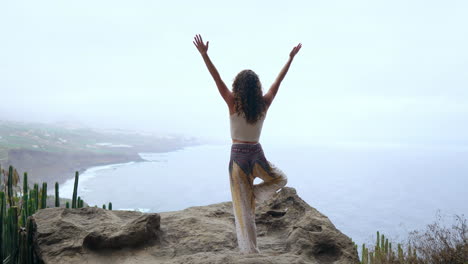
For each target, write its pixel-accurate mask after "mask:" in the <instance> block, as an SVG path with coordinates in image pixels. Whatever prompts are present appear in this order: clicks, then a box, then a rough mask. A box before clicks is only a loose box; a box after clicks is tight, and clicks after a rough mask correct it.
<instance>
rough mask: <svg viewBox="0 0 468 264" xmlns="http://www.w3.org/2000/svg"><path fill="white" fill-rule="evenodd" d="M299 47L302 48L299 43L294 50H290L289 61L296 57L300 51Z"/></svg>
mask: <svg viewBox="0 0 468 264" xmlns="http://www.w3.org/2000/svg"><path fill="white" fill-rule="evenodd" d="M301 47H302V44H301V43H299V44H298V45H297V46H296V47H294V48H293V49H292V51H291V53H289V57H290V58H291V59H293V58H294V56H296V54H297V53H298V52H299V50H300V49H301Z"/></svg>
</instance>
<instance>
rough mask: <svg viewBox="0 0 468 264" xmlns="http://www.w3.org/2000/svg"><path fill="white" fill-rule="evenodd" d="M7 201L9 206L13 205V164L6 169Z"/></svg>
mask: <svg viewBox="0 0 468 264" xmlns="http://www.w3.org/2000/svg"><path fill="white" fill-rule="evenodd" d="M8 203H9V204H10V207H12V206H14V204H13V166H10V168H9V169H8Z"/></svg>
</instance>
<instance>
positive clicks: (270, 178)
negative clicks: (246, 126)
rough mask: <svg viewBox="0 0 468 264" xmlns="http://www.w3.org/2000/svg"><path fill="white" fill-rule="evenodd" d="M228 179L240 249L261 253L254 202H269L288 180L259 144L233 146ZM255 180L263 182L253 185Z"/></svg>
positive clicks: (244, 251) (246, 251)
mask: <svg viewBox="0 0 468 264" xmlns="http://www.w3.org/2000/svg"><path fill="white" fill-rule="evenodd" d="M229 176H230V177H229V179H230V184H231V194H232V206H233V211H234V218H235V225H236V233H237V243H238V245H239V250H240V252H242V253H258V252H259V250H258V247H257V230H256V225H255V201H257V202H259V203H262V202H264V201H266V200H268V199H269V198H270V197H271V196H272V195H274V194H275V193H276V191H277V190H279V189H281V188H282V187H283V186H285V185H286V183H287V177H286V175H285V174H284V173H283V172H282V171H280V170H279V169H277V168H276V167H275V166H274V165H273V164H272V163H270V162H269V161H267V160H266V158H265V155H264V153H263V149H262V146H261V145H260V143H257V144H238V143H235V144H232V147H231V159H230V161H229ZM255 177H260V178H261V179H262V180H263V182H262V183H259V184H253V182H254V179H255Z"/></svg>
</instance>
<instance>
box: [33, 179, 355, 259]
mask: <svg viewBox="0 0 468 264" xmlns="http://www.w3.org/2000/svg"><path fill="white" fill-rule="evenodd" d="M33 219H34V221H35V223H36V233H35V236H34V239H35V250H36V253H37V255H38V256H39V257H40V258H41V259H42V261H44V263H69V264H73V263H89V264H94V263H96V264H97V263H100V264H101V263H112V264H120V263H122V264H124V263H128V264H130V263H132V264H133V263H168V264H169V263H181V264H182V263H183V264H187V263H219V264H229V263H243V264H249V263H250V264H262V263H287V264H292V263H324V264H326V263H334V264H344V263H346V264H347V263H359V259H358V254H357V251H356V249H355V247H354V245H353V242H352V241H351V239H350V238H349V237H347V236H346V235H344V234H342V233H341V232H340V231H339V230H338V229H336V228H335V226H334V225H333V224H332V223H331V221H330V220H329V219H328V218H327V217H326V216H325V215H323V214H321V213H320V212H319V211H317V210H316V209H314V208H312V207H310V206H309V205H308V204H307V203H305V202H304V201H303V200H302V199H301V198H300V197H299V196H298V195H297V193H296V190H295V189H293V188H288V187H285V188H283V189H282V190H281V191H280V192H278V193H277V194H276V195H275V196H274V197H273V198H272V199H271V200H269V201H267V202H265V203H263V204H261V205H258V206H257V208H256V223H257V236H258V247H259V249H260V251H261V253H260V254H241V253H239V252H238V249H237V241H236V233H235V227H234V216H233V214H232V204H231V202H224V203H219V204H213V205H208V206H197V207H190V208H187V209H185V210H182V211H176V212H165V213H161V214H154V213H153V214H145V213H140V212H134V211H109V210H103V209H100V208H80V209H66V208H47V209H41V210H39V211H38V212H37V213H36V214H34V216H33Z"/></svg>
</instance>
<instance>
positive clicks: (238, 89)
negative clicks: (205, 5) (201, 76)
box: [193, 35, 302, 253]
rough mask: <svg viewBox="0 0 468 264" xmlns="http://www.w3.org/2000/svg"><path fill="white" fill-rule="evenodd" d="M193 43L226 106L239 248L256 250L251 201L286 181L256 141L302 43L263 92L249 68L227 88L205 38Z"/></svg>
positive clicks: (231, 180) (293, 50)
mask: <svg viewBox="0 0 468 264" xmlns="http://www.w3.org/2000/svg"><path fill="white" fill-rule="evenodd" d="M193 43H194V44H195V46H196V47H197V49H198V51H199V52H200V54H201V55H202V57H203V60H204V61H205V64H206V67H208V71H209V72H210V74H211V76H212V77H213V79H214V81H215V83H216V86H217V87H218V90H219V93H220V94H221V96H222V97H223V99H224V101H226V103H227V105H228V108H229V118H230V121H231V138H232V147H231V160H230V162H229V174H230V184H231V194H232V205H233V211H234V216H235V223H236V233H237V242H238V245H239V249H240V252H243V253H259V250H258V247H257V232H256V226H255V201H257V202H260V203H261V202H263V201H265V200H267V199H268V198H270V197H271V196H272V195H273V194H275V193H276V191H277V190H279V189H281V188H282V187H284V186H285V185H286V182H287V178H286V175H285V174H284V173H283V172H282V171H280V170H279V169H277V168H276V167H275V166H274V165H273V164H271V163H270V162H269V161H267V160H266V158H265V156H264V154H263V150H262V146H261V145H260V143H259V138H260V133H261V131H262V125H263V121H264V120H265V117H266V114H267V111H268V108H269V107H270V105H271V103H272V102H273V99H274V98H275V95H276V93H277V92H278V89H279V87H280V84H281V81H282V80H283V79H284V77H285V76H286V73H287V72H288V69H289V66H290V65H291V63H292V61H293V59H294V56H295V55H296V54H297V53H298V52H299V50H300V49H301V47H302V45H301V44H299V45H297V46H296V47H294V48H293V49H292V51H291V53H290V54H289V59H288V62H287V63H286V65H285V66H284V67H283V69H282V70H281V72H280V73H279V75H278V77H277V78H276V80H275V82H274V83H273V85H272V86H271V88H270V89H269V90H268V92H267V93H266V94H265V95H263V92H262V86H261V83H260V80H259V78H258V75H257V74H256V73H255V72H253V71H252V70H243V71H241V72H240V73H239V74H237V76H236V78H235V80H234V83H233V84H232V92H231V91H230V90H229V89H228V88H227V86H226V84H225V83H224V82H223V80H222V79H221V76H220V75H219V73H218V71H217V70H216V68H215V66H214V65H213V63H212V62H211V60H210V58H209V57H208V53H207V52H208V44H209V42H207V43H206V44H204V42H203V40H202V38H201V36H200V35H196V36H195V39H194V41H193ZM255 177H260V178H261V179H262V180H263V182H262V183H260V184H253V182H254V179H255Z"/></svg>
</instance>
